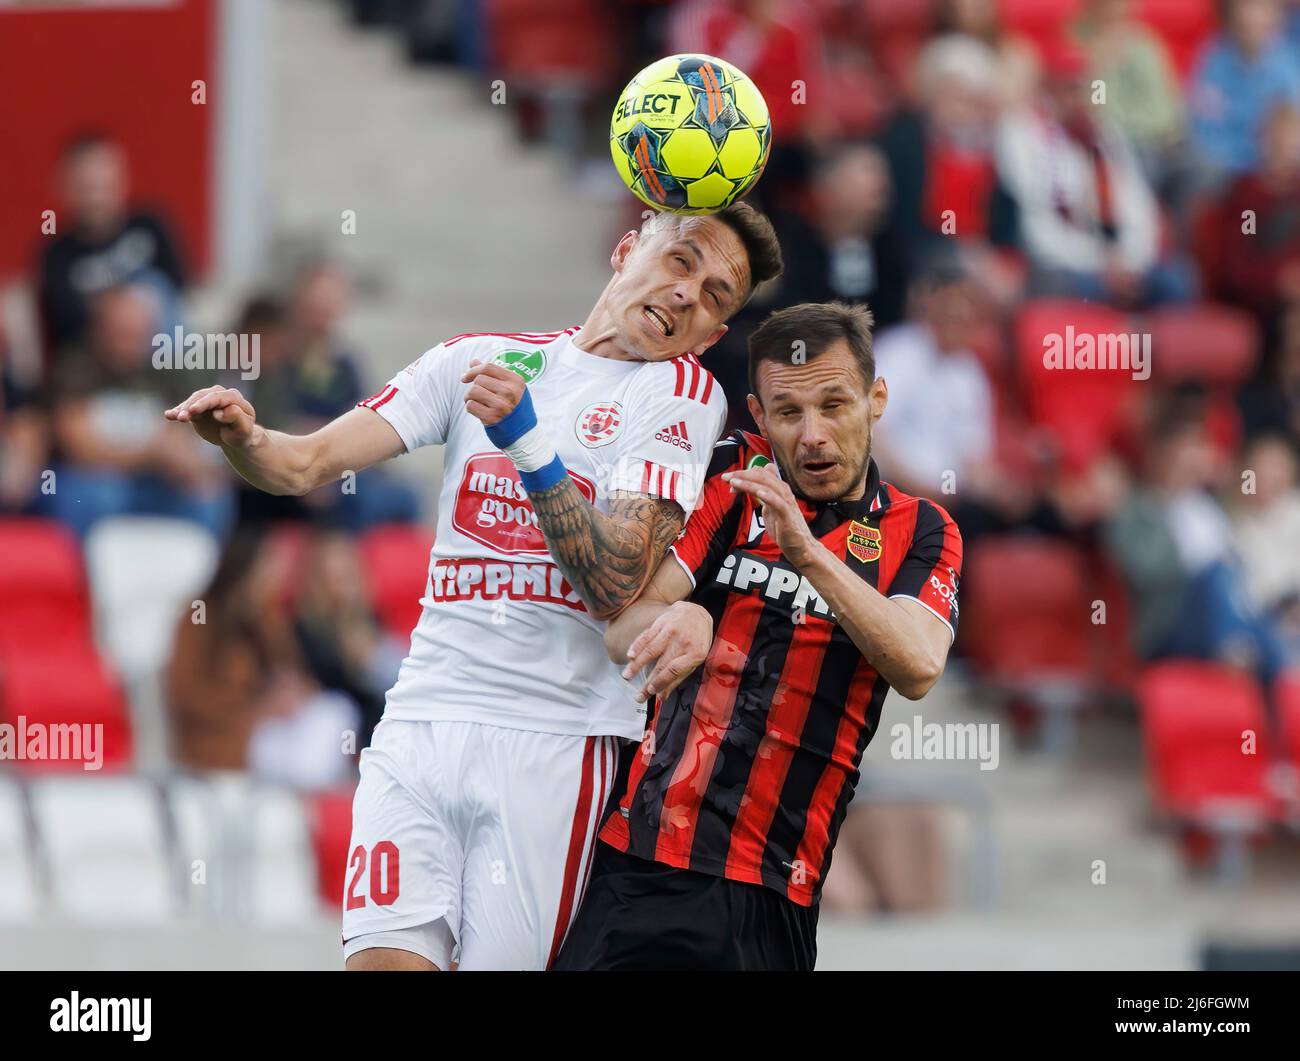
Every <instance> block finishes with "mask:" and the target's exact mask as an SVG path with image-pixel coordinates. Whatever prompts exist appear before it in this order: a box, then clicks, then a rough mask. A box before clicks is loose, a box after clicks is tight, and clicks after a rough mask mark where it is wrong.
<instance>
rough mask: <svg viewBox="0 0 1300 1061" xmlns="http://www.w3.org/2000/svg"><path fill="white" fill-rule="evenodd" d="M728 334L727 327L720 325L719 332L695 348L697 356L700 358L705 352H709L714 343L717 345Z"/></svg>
mask: <svg viewBox="0 0 1300 1061" xmlns="http://www.w3.org/2000/svg"><path fill="white" fill-rule="evenodd" d="M726 334H727V326H726V325H725V324H723V325H719V327H718V330H717V331H715V332H714V333H713V334H712V335H710V336H709V337H708V338H707V339H705V340H704V342H702V343H699V344H698V345H697V346H696V347H695V356H696V357H699V356H700V354H702V353H704V351H705V350H707V349H708V348H709V347H710V346H712V345H713V344H714V343H716V342H717V341H718V340H719V339H721V338H722V337H723V336H724V335H726Z"/></svg>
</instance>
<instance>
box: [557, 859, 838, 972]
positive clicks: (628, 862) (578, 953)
mask: <svg viewBox="0 0 1300 1061" xmlns="http://www.w3.org/2000/svg"><path fill="white" fill-rule="evenodd" d="M816 961H817V907H816V906H800V905H799V904H798V903H793V902H791V901H790V900H789V899H787V898H786V897H785V896H783V895H781V894H780V893H779V892H776V891H773V890H772V889H771V888H765V887H763V886H762V885H760V884H745V883H743V882H741V881H732V880H727V879H726V878H725V877H715V876H712V875H711V874H708V873H698V872H696V871H695V870H690V869H677V868H676V867H675V866H666V865H664V864H663V863H661V862H647V861H646V860H645V859H643V858H636V857H635V856H633V855H625V854H624V853H623V852H622V851H618V850H616V849H615V848H612V847H610V846H609V845H608V844H606V843H599V842H598V843H597V844H596V858H595V864H594V865H593V866H592V870H591V879H590V880H589V881H588V883H587V894H586V897H585V898H584V899H583V901H582V907H581V908H580V909H579V910H578V916H577V918H576V919H575V920H574V922H573V927H572V928H570V929H569V934H568V936H567V937H566V939H565V941H564V946H563V947H561V948H560V953H559V955H557V957H556V959H555V963H554V964H553V965H552V966H551V968H552V969H555V970H557V971H570V972H572V971H577V970H593V969H711V970H736V971H742V970H746V971H747V970H755V969H773V970H775V969H782V970H790V971H807V972H811V971H812V968H813V966H814V965H815V964H816Z"/></svg>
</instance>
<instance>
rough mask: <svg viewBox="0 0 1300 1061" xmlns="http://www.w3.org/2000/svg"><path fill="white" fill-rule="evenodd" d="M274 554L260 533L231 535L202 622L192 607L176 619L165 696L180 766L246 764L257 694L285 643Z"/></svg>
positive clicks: (206, 593)
mask: <svg viewBox="0 0 1300 1061" xmlns="http://www.w3.org/2000/svg"><path fill="white" fill-rule="evenodd" d="M269 556H270V554H269V553H266V552H264V551H263V549H262V538H261V536H260V535H258V534H250V533H247V532H242V531H241V532H238V533H236V534H235V535H233V536H232V537H231V539H230V541H229V543H228V544H227V546H226V549H225V551H224V552H223V554H222V556H221V561H220V563H219V564H218V566H217V570H216V572H215V573H214V574H213V576H212V581H211V583H209V585H208V586H207V588H206V589H205V590H204V591H203V596H202V597H201V598H200V599H201V600H202V601H203V605H204V608H205V613H204V616H203V619H204V621H203V622H201V623H196V622H194V621H193V619H192V616H191V614H190V613H189V612H188V611H187V612H186V613H185V615H183V616H182V617H181V619H180V620H179V622H178V623H177V627H176V638H175V641H174V642H173V648H172V656H171V660H170V662H169V663H168V665H167V671H166V674H165V677H164V697H165V702H166V709H167V714H168V719H169V723H170V733H171V755H172V758H173V760H174V761H175V763H176V764H177V765H178V766H181V767H185V768H187V769H190V770H236V771H244V770H247V769H248V742H249V739H250V737H251V735H252V732H253V726H254V724H255V723H256V721H257V717H258V710H259V698H260V697H261V695H262V693H263V690H264V688H265V686H266V684H267V681H268V675H269V674H270V673H271V672H272V671H273V669H274V667H275V660H277V659H282V658H284V657H285V655H286V654H287V650H286V646H287V644H288V639H287V637H286V635H285V631H284V629H283V627H282V626H278V625H277V624H276V621H275V615H276V612H275V609H274V608H273V607H272V601H273V597H274V592H275V588H276V587H275V580H274V579H273V578H271V577H269V576H270V575H271V574H272V572H271V571H270V570H268V566H267V559H268V557H269Z"/></svg>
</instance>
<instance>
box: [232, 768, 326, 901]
mask: <svg viewBox="0 0 1300 1061" xmlns="http://www.w3.org/2000/svg"><path fill="white" fill-rule="evenodd" d="M251 811H252V813H251V815H250V817H249V818H248V825H249V828H250V834H249V837H248V840H249V844H248V849H249V854H250V857H251V867H250V869H251V890H250V899H251V909H250V913H251V915H252V917H253V919H254V920H256V921H258V922H260V923H262V924H277V925H278V924H295V923H301V922H303V921H308V922H310V921H314V920H317V919H318V918H319V917H320V916H321V913H322V909H321V902H320V896H319V893H318V890H317V883H318V882H317V870H316V857H315V854H314V852H313V849H312V837H311V829H310V825H309V823H308V819H307V813H306V810H305V808H304V807H303V801H302V799H301V798H300V797H299V796H298V795H297V794H296V793H294V792H290V791H288V790H287V789H279V788H259V789H257V790H256V792H255V794H254V798H253V802H252V807H251Z"/></svg>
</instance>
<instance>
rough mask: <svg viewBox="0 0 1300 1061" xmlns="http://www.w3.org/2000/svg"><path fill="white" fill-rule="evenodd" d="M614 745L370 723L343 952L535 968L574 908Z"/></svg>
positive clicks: (468, 728) (452, 726)
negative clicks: (377, 951) (375, 950)
mask: <svg viewBox="0 0 1300 1061" xmlns="http://www.w3.org/2000/svg"><path fill="white" fill-rule="evenodd" d="M618 742H619V739H618V738H617V737H611V736H605V737H577V736H566V735H562V734H556V733H536V732H533V731H530V730H520V729H504V728H502V727H499V726H490V725H484V724H481V723H477V722H406V721H399V720H397V719H384V720H383V721H382V722H380V723H379V725H378V726H377V727H375V734H374V737H373V739H372V741H371V744H370V747H369V748H367V749H366V750H365V751H363V752H362V753H361V783H360V785H359V786H358V787H357V794H356V797H355V799H354V800H353V803H352V841H351V843H350V844H349V847H348V851H349V852H350V853H349V856H348V866H347V877H346V880H345V884H344V892H343V941H344V954H345V955H346V956H351V955H352V954H355V953H356V952H358V951H361V950H365V949H367V948H370V947H396V948H397V949H399V950H409V951H412V952H414V953H416V954H420V955H423V956H424V957H425V958H427V959H428V960H429V961H431V962H433V964H434V965H436V966H437V967H438V968H439V969H447V968H449V966H450V965H451V963H452V961H453V960H456V961H458V962H459V967H460V968H461V969H545V968H546V967H547V966H548V965H549V964H550V962H551V961H552V959H553V958H554V957H555V954H556V953H557V952H558V951H559V949H560V944H561V943H562V942H563V940H564V934H565V933H566V932H567V931H568V929H569V925H570V923H571V922H572V921H573V917H574V914H575V913H576V912H577V909H578V904H579V903H580V902H581V900H582V893H583V890H584V888H585V887H586V883H587V872H588V869H589V867H590V866H591V857H592V851H593V848H594V845H595V839H596V826H597V823H598V821H599V818H600V812H601V810H602V809H603V807H604V805H605V800H606V797H607V796H608V795H609V790H610V787H611V786H612V785H613V783H614V772H615V768H616V766H617V755H618V751H617V748H618Z"/></svg>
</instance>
